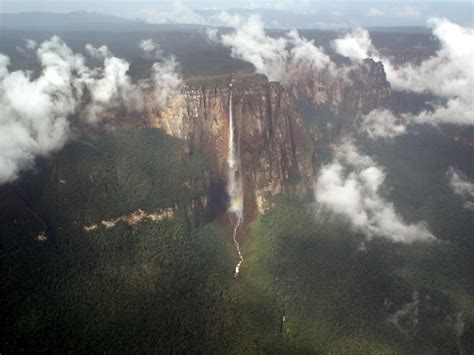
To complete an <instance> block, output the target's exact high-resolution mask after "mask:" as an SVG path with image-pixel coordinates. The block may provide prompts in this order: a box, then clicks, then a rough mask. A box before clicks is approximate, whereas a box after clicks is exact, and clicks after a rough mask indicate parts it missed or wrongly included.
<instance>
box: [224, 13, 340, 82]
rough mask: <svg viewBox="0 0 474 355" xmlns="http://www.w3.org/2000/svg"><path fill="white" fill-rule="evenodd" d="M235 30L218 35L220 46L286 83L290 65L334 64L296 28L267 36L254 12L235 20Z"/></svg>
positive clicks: (325, 67)
mask: <svg viewBox="0 0 474 355" xmlns="http://www.w3.org/2000/svg"><path fill="white" fill-rule="evenodd" d="M236 23H238V24H237V26H236V28H235V31H234V32H232V33H229V34H225V35H222V37H221V41H222V44H223V45H224V46H227V47H229V48H230V49H231V54H232V56H233V57H235V58H238V59H242V60H244V61H246V62H249V63H251V64H252V65H253V66H254V67H255V70H256V71H257V72H258V73H261V74H265V75H266V76H267V77H268V78H269V80H272V81H280V82H282V83H286V82H288V81H289V80H290V72H291V69H292V68H294V67H298V66H301V65H305V66H308V67H309V68H310V69H314V70H333V69H335V66H334V64H333V63H332V62H331V60H330V58H329V56H328V55H327V54H326V53H325V52H324V50H323V49H322V48H320V47H317V46H316V45H315V44H314V41H309V40H307V39H305V38H304V37H300V35H299V34H298V32H297V31H296V30H292V31H290V32H288V33H287V34H286V35H285V36H284V37H276V38H274V37H270V36H267V35H266V33H265V30H264V27H263V23H262V21H261V19H260V17H258V16H250V17H249V18H247V19H245V20H242V19H241V20H240V21H237V22H236Z"/></svg>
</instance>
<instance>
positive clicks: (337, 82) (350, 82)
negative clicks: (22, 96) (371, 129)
mask: <svg viewBox="0 0 474 355" xmlns="http://www.w3.org/2000/svg"><path fill="white" fill-rule="evenodd" d="M288 91H289V92H290V94H291V96H292V97H293V98H294V99H295V100H304V101H306V103H308V104H311V105H313V106H314V107H319V106H322V105H325V106H327V107H329V108H330V109H331V111H333V112H334V113H335V114H336V115H338V116H340V117H341V118H342V119H343V120H344V121H346V122H347V123H349V124H350V123H353V122H354V121H355V118H356V117H357V116H358V115H359V114H366V113H369V112H370V111H372V110H374V109H376V108H382V107H385V108H389V107H390V105H391V87H390V83H389V82H388V81H387V77H386V75H385V70H384V67H383V64H382V63H381V62H375V61H374V60H372V59H366V60H364V61H363V62H362V63H360V64H358V65H355V66H352V67H350V66H349V67H348V69H347V70H342V69H341V70H340V73H339V74H338V75H337V77H336V76H334V74H332V73H331V72H329V71H325V72H308V71H303V72H296V73H295V75H294V77H293V80H292V81H291V83H290V84H289V87H288Z"/></svg>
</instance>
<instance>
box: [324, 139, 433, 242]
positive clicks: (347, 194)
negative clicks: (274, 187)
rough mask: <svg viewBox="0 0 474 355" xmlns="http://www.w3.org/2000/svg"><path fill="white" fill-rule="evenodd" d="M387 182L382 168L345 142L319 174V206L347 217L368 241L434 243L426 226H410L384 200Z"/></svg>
mask: <svg viewBox="0 0 474 355" xmlns="http://www.w3.org/2000/svg"><path fill="white" fill-rule="evenodd" d="M384 180H385V174H384V172H383V170H382V168H380V167H379V166H378V165H377V164H376V163H375V162H374V161H373V160H372V159H371V158H370V157H368V156H364V155H361V154H360V153H359V152H358V151H357V149H356V148H355V146H354V145H353V144H352V143H351V142H349V143H345V144H343V145H342V146H340V147H338V148H337V151H336V152H335V158H334V160H333V162H332V163H331V164H329V165H326V166H324V167H323V168H322V169H321V171H320V173H319V174H318V177H317V180H316V182H315V200H316V203H317V206H318V208H319V209H321V210H329V211H331V212H333V213H335V214H336V215H340V216H343V217H345V218H347V219H348V221H349V222H350V223H351V226H352V227H353V228H354V230H357V231H359V232H361V233H364V234H365V235H366V236H367V238H374V237H383V238H386V239H389V240H391V241H394V242H400V243H412V242H414V241H428V240H433V239H434V236H433V235H432V234H431V233H430V232H429V231H428V229H427V228H426V227H425V225H424V224H422V223H417V224H407V223H406V222H405V221H404V220H403V218H402V217H401V216H399V215H398V214H397V213H396V211H395V207H394V206H393V204H392V203H390V202H388V201H386V200H385V199H384V198H383V197H382V195H381V192H380V190H381V188H382V185H383V182H384Z"/></svg>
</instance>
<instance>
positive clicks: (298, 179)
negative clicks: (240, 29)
mask: <svg viewBox="0 0 474 355" xmlns="http://www.w3.org/2000/svg"><path fill="white" fill-rule="evenodd" d="M229 82H230V76H222V77H212V78H209V77H207V78H197V79H192V80H189V81H188V82H187V83H186V86H185V89H184V91H183V93H182V95H181V96H180V97H177V98H176V99H175V100H174V103H173V104H172V105H171V106H170V107H169V108H168V109H167V110H165V111H163V112H161V113H158V112H154V111H149V112H148V113H147V119H148V122H149V124H150V125H152V126H155V127H161V128H163V129H164V130H165V131H166V132H167V133H169V134H172V135H174V136H177V137H181V138H183V139H186V140H187V141H188V144H189V148H190V149H191V150H192V149H194V148H196V147H199V148H200V149H202V150H203V151H204V152H206V153H207V156H209V157H210V166H211V181H212V183H213V184H214V185H215V186H219V185H220V186H224V185H225V184H226V179H227V175H226V174H227V161H226V158H227V153H228V149H229V147H228V137H229V94H230V91H229V90H230V88H229ZM232 91H233V108H232V109H233V115H234V120H235V124H236V136H237V137H238V139H237V140H238V142H239V144H240V149H239V151H240V159H241V164H242V176H243V185H244V211H245V214H246V218H253V217H254V216H255V215H256V214H257V213H258V212H259V213H264V211H265V209H266V208H268V207H269V203H270V201H269V200H270V198H271V197H272V196H275V195H276V194H278V193H281V192H285V193H288V194H298V195H304V194H307V193H309V192H310V191H311V187H312V176H313V167H312V156H313V153H314V145H313V142H312V140H311V138H310V136H309V135H308V133H307V132H306V131H305V128H304V124H303V121H302V119H301V118H300V116H299V115H298V113H297V109H296V105H295V101H294V99H293V98H292V97H291V96H290V95H289V94H288V93H287V92H286V91H285V90H284V88H283V87H282V86H281V85H280V84H278V83H271V82H268V80H267V79H266V77H265V76H263V75H257V74H251V75H237V76H235V77H234V78H233V87H232Z"/></svg>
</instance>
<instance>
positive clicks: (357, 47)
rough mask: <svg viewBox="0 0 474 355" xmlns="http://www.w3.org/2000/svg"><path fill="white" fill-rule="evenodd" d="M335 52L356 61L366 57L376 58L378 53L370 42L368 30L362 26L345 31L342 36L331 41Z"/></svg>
mask: <svg viewBox="0 0 474 355" xmlns="http://www.w3.org/2000/svg"><path fill="white" fill-rule="evenodd" d="M332 47H333V48H334V50H335V51H336V53H338V54H340V55H342V56H344V57H348V58H351V59H355V60H358V61H361V60H364V59H366V58H373V59H375V60H377V59H378V56H379V53H378V51H377V49H376V48H375V47H374V45H373V44H372V40H371V39H370V36H369V32H368V31H367V30H365V29H362V28H356V29H354V30H353V31H352V32H349V33H347V34H346V35H345V36H344V37H343V38H338V39H336V40H334V41H333V42H332Z"/></svg>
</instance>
